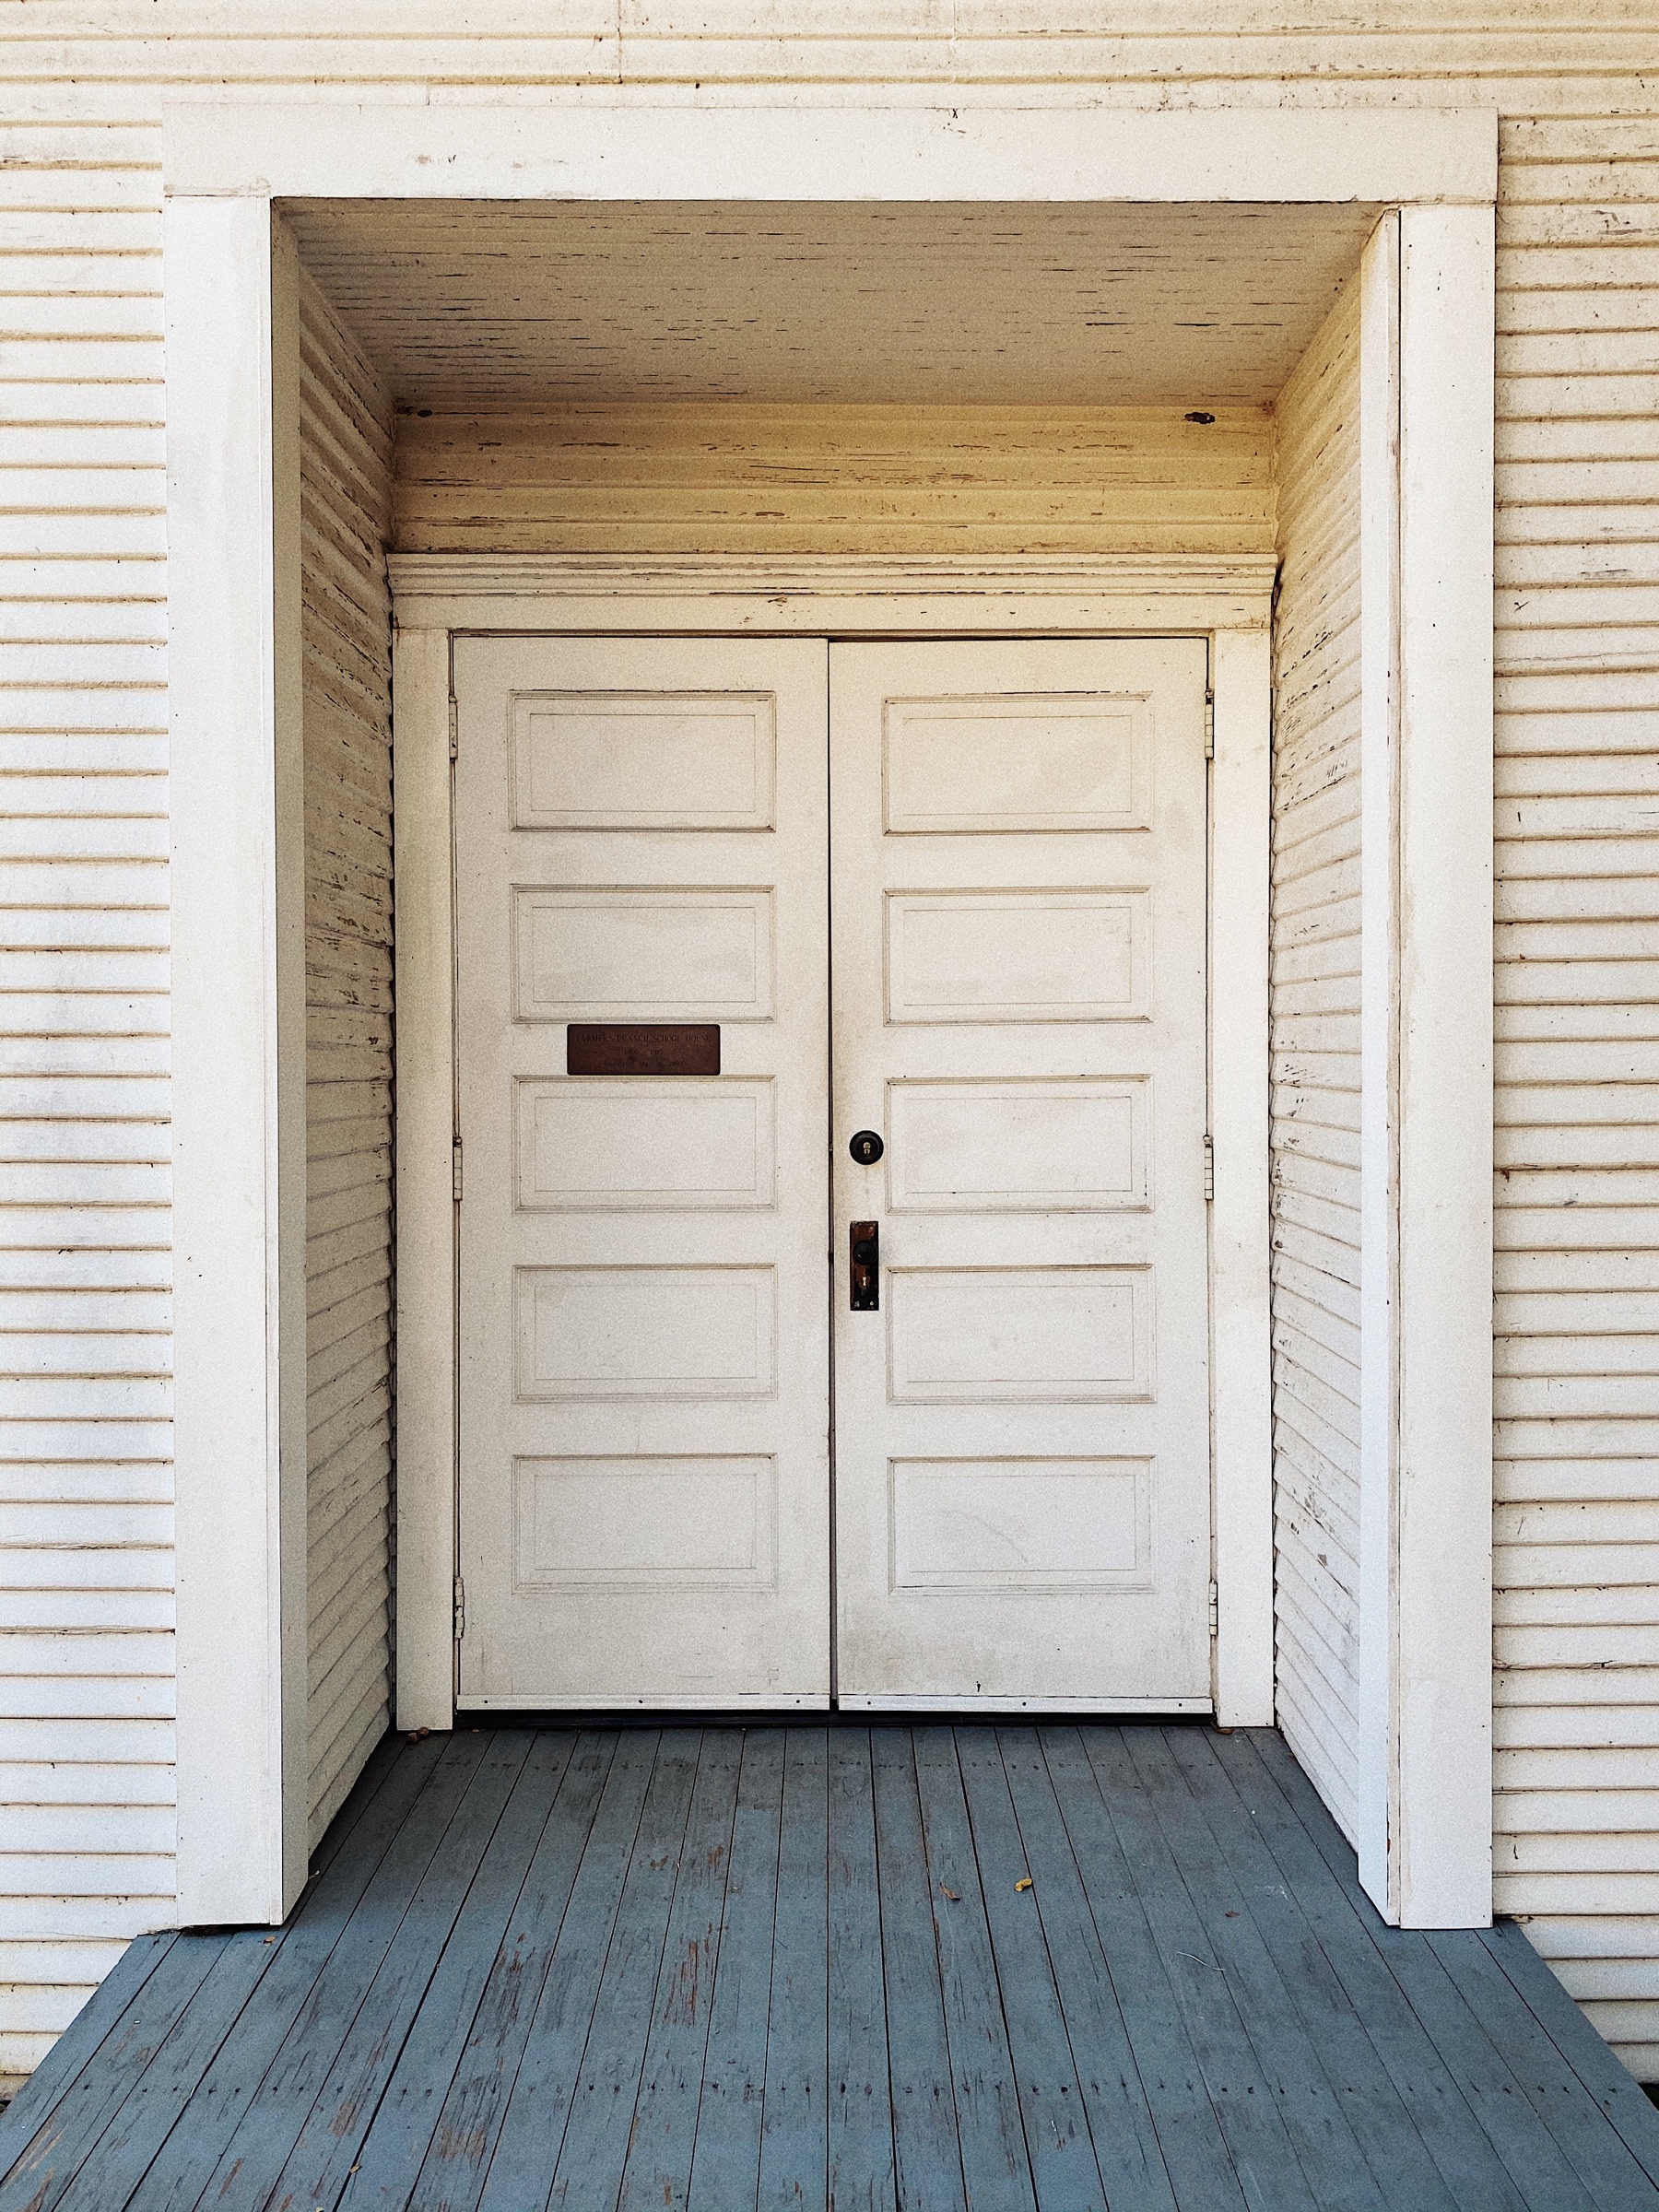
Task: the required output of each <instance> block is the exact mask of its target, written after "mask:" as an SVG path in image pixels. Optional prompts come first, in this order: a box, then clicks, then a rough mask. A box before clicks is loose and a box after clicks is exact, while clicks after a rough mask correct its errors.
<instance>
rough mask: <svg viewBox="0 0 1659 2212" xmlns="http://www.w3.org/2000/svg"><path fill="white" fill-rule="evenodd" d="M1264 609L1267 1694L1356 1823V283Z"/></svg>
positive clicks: (1288, 435) (1292, 385)
mask: <svg viewBox="0 0 1659 2212" xmlns="http://www.w3.org/2000/svg"><path fill="white" fill-rule="evenodd" d="M1277 418H1278V545H1279V562H1280V566H1279V594H1278V602H1277V608H1276V610H1275V618H1274V746H1273V966H1272V992H1273V1001H1272V1004H1273V1014H1272V1020H1273V1444H1274V1531H1275V1574H1274V1584H1275V1628H1276V1640H1275V1641H1276V1653H1277V1669H1276V1671H1277V1711H1278V1716H1279V1724H1280V1726H1281V1727H1282V1728H1283V1730H1284V1732H1285V1736H1286V1740H1287V1741H1288V1743H1289V1745H1290V1747H1291V1748H1292V1749H1293V1750H1294V1751H1295V1753H1296V1755H1297V1757H1298V1759H1300V1761H1301V1763H1302V1765H1303V1766H1304V1767H1305V1768H1306V1769H1307V1771H1308V1772H1309V1773H1310V1774H1311V1775H1312V1778H1313V1780H1314V1781H1315V1783H1317V1784H1318V1786H1319V1790H1320V1794H1321V1795H1322V1796H1323V1797H1324V1800H1325V1802H1326V1804H1327V1805H1329V1806H1330V1807H1331V1810H1332V1811H1333V1812H1334V1813H1335V1816H1336V1818H1337V1819H1338V1820H1339V1821H1340V1822H1341V1823H1342V1826H1343V1828H1344V1829H1345V1830H1347V1834H1348V1835H1349V1837H1350V1838H1352V1837H1354V1836H1355V1835H1356V1833H1357V1828H1358V1810H1357V1806H1356V1794H1355V1793H1356V1771H1357V1758H1358V1739H1357V1730H1356V1720H1357V1712H1358V1707H1357V1695H1358V1691H1357V1681H1356V1667H1357V1661H1358V1645H1359V280H1358V277H1356V278H1355V280H1354V281H1353V282H1352V283H1351V284H1350V285H1349V286H1348V288H1347V291H1346V292H1345V293H1344V294H1343V296H1342V298H1341V299H1340V300H1338V301H1337V303H1336V306H1335V309H1334V310H1333V311H1332V313H1331V315H1330V318H1329V320H1328V321H1327V322H1326V323H1325V324H1324V328H1323V329H1322V330H1321V332H1320V334H1319V335H1318V336H1317V338H1315V340H1314V341H1313V344H1312V346H1311V347H1309V349H1308V351H1307V353H1306V354H1305V355H1304V356H1303V358H1302V359H1301V361H1300V364H1299V365H1298V367H1297V369H1296V371H1295V372H1294V373H1293V374H1292V376H1291V378H1290V381H1289V382H1288V384H1287V385H1286V387H1285V390H1284V393H1283V394H1282V395H1281V397H1280V400H1279V404H1278V408H1277Z"/></svg>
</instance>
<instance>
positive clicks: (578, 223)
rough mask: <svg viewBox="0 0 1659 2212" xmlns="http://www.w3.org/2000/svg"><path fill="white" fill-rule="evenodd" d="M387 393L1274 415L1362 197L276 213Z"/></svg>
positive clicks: (474, 399) (336, 205)
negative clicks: (1178, 409)
mask: <svg viewBox="0 0 1659 2212" xmlns="http://www.w3.org/2000/svg"><path fill="white" fill-rule="evenodd" d="M285 212H286V213H287V215H288V219H289V221H290V222H291V224H292V226H293V228H294V230H295V232H296V234H297V236H298V239H299V242H300V252H301V253H302V255H303V257H304V260H305V262H306V264H307V265H308V266H309V267H310V268H311V270H312V273H313V275H314V276H315V277H316V278H317V280H318V281H319V283H320V284H321V285H322V286H323V288H324V290H325V291H326V292H327V293H328V295H329V296H330V298H331V299H332V300H333V301H334V303H335V306H336V308H337V309H338V310H339V311H340V312H341V313H342V314H343V315H344V316H345V318H346V319H347V322H348V323H349V324H351V326H352V328H353V329H354V331H355V332H356V333H357V335H358V336H359V340H360V342H361V343H362V345H363V346H364V347H365V348H366V350H367V351H368V353H369V354H370V356H371V359H373V360H374V362H375V364H376V366H377V367H378V368H379V369H380V371H381V372H382V375H383V376H384V377H385V379H386V380H387V382H388V383H389V385H390V387H391V389H392V391H393V393H394V396H395V397H396V398H398V399H399V400H400V401H403V402H405V403H406V404H407V403H412V402H416V401H423V402H429V403H436V404H439V405H448V406H453V405H457V404H465V405H467V406H489V405H500V404H509V405H510V404H512V403H515V402H518V403H522V402H525V401H540V402H544V403H546V402H561V403H573V402H579V401H603V402H606V403H612V404H615V403H639V402H650V401H656V402H686V401H707V400H730V401H745V402H751V403H758V404H766V405H800V404H803V403H813V402H820V403H827V404H831V405H841V406H853V405H861V404H882V405H909V406H922V405H929V406H1146V405H1163V406H1172V405H1182V406H1191V407H1194V408H1202V407H1206V406H1231V405H1244V406H1263V405H1265V404H1266V403H1268V402H1270V401H1271V400H1272V399H1273V397H1274V396H1275V395H1276V394H1277V392H1278V390H1279V388H1280V386H1281V385H1282V384H1283V383H1284V382H1285V379H1286V377H1287V376H1288V374H1289V372H1290V371H1291V369H1292V368H1293V366H1294V365H1295V363H1296V361H1297V360H1298V359H1299V358H1300V355H1301V354H1302V352H1303V351H1304V350H1305V348H1306V347H1307V345H1308V343H1309V341H1310V339H1311V338H1312V335H1313V334H1314V332H1315V331H1316V330H1317V329H1318V327H1319V325H1320V324H1321V323H1322V322H1323V321H1324V316H1325V315H1326V313H1327V312H1329V310H1330V307H1331V304H1332V301H1333V300H1334V299H1335V296H1336V293H1337V292H1338V291H1339V290H1340V288H1341V287H1342V285H1343V283H1344V281H1345V280H1346V279H1347V277H1348V276H1349V275H1351V274H1352V272H1353V271H1354V269H1355V268H1356V266H1357V265H1358V262H1359V253H1360V249H1361V247H1362V246H1363V244H1364V241H1365V239H1366V237H1367V235H1368V234H1369V232H1370V230H1371V226H1372V224H1373V222H1374V220H1375V218H1376V212H1377V211H1376V210H1375V209H1374V208H1371V207H1367V206H1259V207H1258V206H1202V207H1192V206H1122V205H1117V204H1113V205H1110V206H1088V205H1076V204H1067V205H1065V206H1057V205H1053V204H1042V205H1030V204H1028V205H1022V206H994V205H978V204H976V205H972V206H943V205H938V204H926V205H924V204H914V205H912V204H897V203H892V202H881V203H859V204H854V205H840V206H824V205H804V204H799V203H795V204H788V205H780V206H767V205H762V204H758V203H753V202H745V203H743V204H742V205H740V206H712V205H709V204H705V203H696V204H685V205H682V204H675V203H663V202H652V203H649V204H631V203H607V204H606V205H605V206H594V205H593V204H591V203H565V202H514V203H511V204H500V203H488V204H480V203H475V202H467V201H448V202H430V201H429V202H421V203H416V202H391V203H374V202H319V201H308V202H290V203H287V204H286V207H285Z"/></svg>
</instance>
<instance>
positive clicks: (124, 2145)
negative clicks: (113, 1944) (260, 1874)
mask: <svg viewBox="0 0 1659 2212" xmlns="http://www.w3.org/2000/svg"><path fill="white" fill-rule="evenodd" d="M182 1941H183V1942H185V1943H199V1942H201V1941H202V1938H201V1937H200V1936H192V1935H186V1936H184V1937H182ZM275 1955H276V1949H275V1946H274V1945H273V1943H272V1941H271V1939H270V1938H269V1937H268V1936H265V1935H261V1933H260V1931H259V1930H258V1929H257V1928H242V1929H240V1930H239V1931H238V1932H237V1933H236V1934H235V1935H231V1936H229V1939H228V1940H227V1941H226V1942H225V1945H224V1947H223V1949H222V1950H221V1951H220V1952H219V1955H218V1958H217V1959H215V1961H214V1964H213V1967H212V1970H211V1971H209V1972H208V1973H207V1974H206V1975H205V1976H204V1977H203V1980H202V1983H201V1986H200V1987H199V1988H198V1989H197V1990H196V1992H195V1994H194V1996H193V1997H192V1998H191V2000H190V2002H189V2004H188V2005H186V2006H184V2008H183V2010H182V2013H181V2014H180V2015H179V2017H178V2018H177V2019H176V2020H175V2022H174V2024H173V2028H172V2032H171V2034H170V2035H169V2036H168V2037H167V2038H166V2040H165V2041H163V2042H162V2044H161V2045H160V2047H159V2050H158V2051H157V2053H156V2055H155V2057H154V2058H153V2059H152V2060H151V2061H150V2063H149V2065H147V2067H146V2068H145V2069H144V2072H143V2074H142V2075H141V2076H140V2077H139V2078H138V2079H137V2080H136V2081H135V2083H134V2084H133V2087H132V2088H131V2090H130V2091H129V2092H128V2094H127V2096H126V2097H125V2098H124V2100H123V2101H122V2104H121V2108H120V2110H119V2111H118V2112H116V2113H115V2114H114V2116H113V2117H112V2120H111V2122H110V2124H109V2125H108V2126H107V2127H106V2128H105V2129H104V2131H103V2133H102V2135H100V2136H99V2138H98V2141H97V2142H96V2143H95V2144H94V2145H93V2146H92V2148H91V2151H90V2153H89V2154H88V2158H87V2160H86V2163H85V2164H84V2165H83V2166H82V2168H81V2170H80V2171H79V2173H78V2174H76V2178H75V2182H74V2184H73V2186H72V2187H71V2188H70V2190H69V2191H68V2192H67V2194H65V2198H64V2200H63V2201H64V2204H65V2206H77V2205H84V2206H96V2205H125V2204H126V2203H128V2202H129V2201H130V2199H131V2197H132V2194H133V2192H134V2191H135V2189H136V2188H137V2186H138V2183H140V2181H142V2180H143V2178H144V2176H145V2174H146V2173H147V2171H149V2168H150V2166H151V2165H152V2163H153V2162H154V2160H155V2158H156V2155H157V2153H158V2152H159V2150H160V2148H161V2147H162V2145H163V2144H164V2143H165V2142H166V2141H167V2138H168V2136H170V2135H171V2132H172V2129H173V2127H174V2126H175V2125H176V2124H177V2123H178V2121H179V2119H180V2118H181V2117H182V2113H183V2112H184V2109H185V2107H186V2106H187V2104H188V2103H189V2102H190V2100H191V2098H192V2097H193V2096H194V2092H195V2089H196V2088H197V2087H198V2085H199V2084H200V2082H201V2080H202V2077H203V2076H204V2075H205V2074H206V2071H207V2069H208V2067H209V2066H210V2065H212V2063H213V2061H214V2058H215V2057H216V2056H217V2054H218V2052H219V2050H220V2049H221V2048H222V2046H223V2044H224V2042H225V2039H226V2038H227V2036H228V2035H229V2033H230V2032H231V2030H233V2028H234V2027H235V2025H236V2022H237V2020H238V2019H239V2018H241V2013H242V2011H243V2008H244V2007H245V2006H247V2005H248V2004H249V2003H250V2002H251V2001H252V1999H253V1997H254V1995H255V1994H256V1993H257V1990H258V1987H259V1984H260V1983H261V1982H262V1981H263V1980H264V1978H265V1974H266V1973H267V1972H268V1971H270V1969H271V1966H272V1964H273V1961H274V1959H275Z"/></svg>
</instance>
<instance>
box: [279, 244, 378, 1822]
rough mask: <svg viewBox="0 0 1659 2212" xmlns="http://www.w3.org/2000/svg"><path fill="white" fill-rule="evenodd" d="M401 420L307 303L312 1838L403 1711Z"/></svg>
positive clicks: (346, 344) (325, 315)
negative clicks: (398, 1233)
mask: <svg viewBox="0 0 1659 2212" xmlns="http://www.w3.org/2000/svg"><path fill="white" fill-rule="evenodd" d="M391 461H392V414H391V406H390V402H389V400H388V399H387V396H386V394H385V393H384V391H383V389H382V385H381V383H380V381H379V379H378V377H377V376H376V374H375V372H374V371H373V369H372V368H371V365H370V363H369V361H368V360H367V359H366V358H365V357H364V355H363V353H362V351H361V349H360V348H359V346H358V345H357V344H356V342H355V340H354V339H353V338H352V336H351V335H350V334H349V332H347V329H346V328H345V326H344V325H343V324H341V322H340V320H339V318H338V316H337V315H335V312H333V310H332V309H331V308H330V306H329V304H328V302H327V300H325V299H324V296H323V294H322V293H321V292H320V291H319V290H318V288H317V287H316V285H315V284H314V282H312V280H311V279H310V278H309V277H306V278H304V279H302V282H301V287H300V528H301V536H302V607H301V631H302V640H303V651H304V664H303V702H302V720H303V726H304V743H305V873H306V886H305V889H306V898H305V969H306V1029H307V1036H306V1064H305V1077H306V1081H305V1107H306V1154H307V1163H306V1185H307V1199H306V1253H305V1263H306V1264H305V1277H306V1304H307V1320H306V1354H307V1359H306V1368H307V1372H306V1416H307V1432H308V1462H309V1465H308V1473H307V1498H306V1541H307V1568H306V1594H307V1607H308V1666H309V1679H308V1710H307V1722H308V1746H309V1759H310V1781H309V1793H308V1794H309V1815H310V1829H311V1839H312V1842H313V1843H314V1842H315V1841H317V1839H318V1838H319V1837H320V1836H321V1835H322V1834H323V1832H324V1830H325V1829H326V1828H327V1826H328V1824H329V1822H330V1820H331V1819H332V1818H334V1815H335V1812H336V1811H337V1810H338V1808H339V1806H341V1805H342V1804H343V1803H344V1801H345V1798H346V1795H347V1792H348V1791H349V1790H350V1788H351V1785H352V1783H354V1782H355V1781H356V1779H357V1776H358V1773H359V1771H360V1769H361V1767H362V1764H363V1761H364V1760H365V1759H367V1758H368V1756H369V1754H370V1752H371V1750H372V1749H373V1747H374V1745H375V1743H376V1742H377V1741H378V1740H379V1738H380V1736H381V1735H382V1734H383V1733H384V1731H385V1728H386V1725H387V1722H388V1717H389V1712H388V1708H389V1699H390V1688H391V1682H390V1677H391V1628H392V1556H391V1555H392V1530H391V1512H392V1359H393V1345H392V1325H391V1307H392V1243H393V1237H392V696H391V693H392V618H391V600H390V597H389V595H388V593H387V588H386V581H385V543H386V538H387V535H388V534H389V530H390V504H391V487H392V478H391Z"/></svg>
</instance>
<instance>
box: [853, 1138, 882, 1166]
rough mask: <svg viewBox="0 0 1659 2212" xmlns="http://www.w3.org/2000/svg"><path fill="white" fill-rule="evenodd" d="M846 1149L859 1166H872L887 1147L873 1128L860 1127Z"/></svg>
mask: <svg viewBox="0 0 1659 2212" xmlns="http://www.w3.org/2000/svg"><path fill="white" fill-rule="evenodd" d="M847 1149H848V1151H849V1152H851V1153H852V1155H853V1159H855V1160H856V1161H857V1162H858V1164H859V1166H860V1167H861V1168H873V1167H874V1166H875V1165H876V1162H877V1160H878V1159H880V1158H881V1155H882V1154H883V1152H884V1151H885V1150H886V1149H887V1147H886V1146H885V1145H884V1144H883V1143H882V1141H881V1139H880V1138H879V1137H878V1136H877V1134H876V1132H875V1130H874V1129H861V1130H860V1131H859V1132H858V1134H857V1135H856V1136H854V1137H853V1141H852V1143H851V1144H850V1145H849V1146H848V1147H847Z"/></svg>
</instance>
